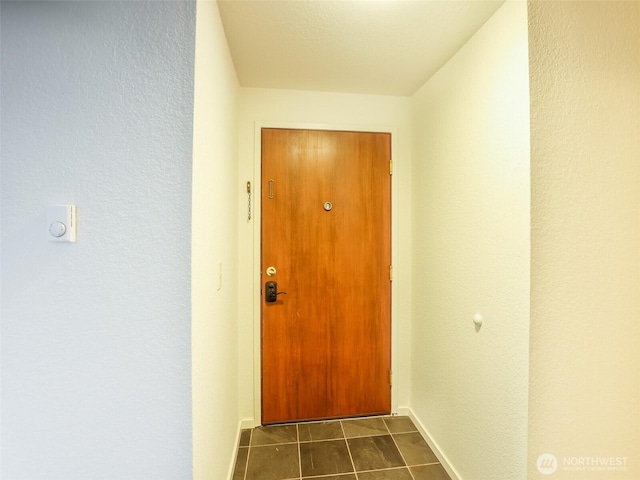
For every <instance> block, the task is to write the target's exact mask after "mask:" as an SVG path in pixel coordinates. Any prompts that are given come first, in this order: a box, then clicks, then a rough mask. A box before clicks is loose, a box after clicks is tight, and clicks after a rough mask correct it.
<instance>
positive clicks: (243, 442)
mask: <svg viewBox="0 0 640 480" xmlns="http://www.w3.org/2000/svg"><path fill="white" fill-rule="evenodd" d="M250 442H251V429H247V430H242V431H241V432H240V444H239V446H240V447H248V446H249V443H250Z"/></svg>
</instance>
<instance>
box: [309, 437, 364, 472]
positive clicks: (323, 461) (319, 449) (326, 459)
mask: <svg viewBox="0 0 640 480" xmlns="http://www.w3.org/2000/svg"><path fill="white" fill-rule="evenodd" d="M300 463H301V466H302V476H303V477H313V476H317V475H335V474H337V473H349V472H353V465H352V463H351V457H350V456H349V450H348V449H347V443H346V442H345V440H344V439H342V440H326V441H323V442H306V443H301V444H300Z"/></svg>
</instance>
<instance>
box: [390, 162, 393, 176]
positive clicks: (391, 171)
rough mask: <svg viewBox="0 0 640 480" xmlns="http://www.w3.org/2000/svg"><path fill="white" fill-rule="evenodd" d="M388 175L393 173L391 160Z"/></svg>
mask: <svg viewBox="0 0 640 480" xmlns="http://www.w3.org/2000/svg"><path fill="white" fill-rule="evenodd" d="M389 175H393V160H389Z"/></svg>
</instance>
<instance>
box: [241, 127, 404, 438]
mask: <svg viewBox="0 0 640 480" xmlns="http://www.w3.org/2000/svg"><path fill="white" fill-rule="evenodd" d="M263 128H283V129H284V128H286V129H304V130H335V131H348V132H375V133H389V134H391V159H392V161H393V162H394V169H397V168H398V167H400V166H399V165H397V163H398V162H397V161H396V159H397V158H398V155H397V138H398V135H397V129H396V128H393V127H384V126H371V125H344V124H316V123H291V122H255V126H254V169H253V178H254V181H253V182H252V185H253V188H252V195H251V198H252V207H251V209H252V211H253V212H254V213H253V219H254V222H253V281H252V288H253V297H252V298H253V309H252V310H253V382H254V383H253V412H254V416H253V425H243V428H249V427H255V426H258V425H260V423H261V421H262V384H261V374H262V365H261V351H260V348H261V330H260V329H261V321H260V320H261V319H260V312H261V301H262V298H261V296H260V289H261V285H260V278H261V275H260V232H261V226H262V223H261V222H262V216H261V211H262V210H261V207H262V191H261V184H262V182H261V177H262V129H263ZM396 178H397V175H392V176H391V264H392V265H394V264H396V263H397V259H398V258H399V255H398V251H397V249H398V245H399V241H398V229H397V219H398V218H399V217H398V212H397V208H398V204H399V202H398V187H397V181H396ZM396 285H397V282H393V281H392V282H391V371H392V372H393V371H395V367H396V365H397V364H398V362H397V351H398V349H397V342H398V313H397V312H398V305H397V302H394V301H393V300H394V298H398V295H396ZM397 392H398V387H397V382H395V381H393V382H392V384H391V413H392V414H393V413H398V395H397Z"/></svg>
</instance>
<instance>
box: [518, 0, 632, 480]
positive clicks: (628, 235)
mask: <svg viewBox="0 0 640 480" xmlns="http://www.w3.org/2000/svg"><path fill="white" fill-rule="evenodd" d="M529 12H530V27H529V29H530V30H529V37H530V39H531V41H530V62H531V152H532V158H531V166H532V168H531V188H532V202H531V205H532V207H531V209H532V255H531V281H532V285H531V287H532V289H531V360H530V362H531V373H530V378H531V382H530V395H529V404H530V407H531V408H530V411H529V475H528V478H529V479H539V478H540V479H541V478H551V476H547V475H546V474H549V473H551V472H550V471H549V470H545V469H544V468H541V469H538V468H537V462H538V459H539V458H540V456H541V455H543V454H548V455H547V457H543V458H547V460H549V459H552V460H553V459H555V462H556V463H555V467H556V468H557V471H556V472H555V473H553V478H554V479H556V478H557V479H559V480H560V479H571V480H580V479H605V478H606V479H607V480H610V479H611V480H617V479H620V480H622V479H624V480H632V479H638V478H640V408H639V405H640V368H639V367H640V322H639V321H638V320H639V319H640V135H639V132H640V3H638V2H533V3H531V4H530V6H529ZM549 455H553V457H550V456H549ZM592 458H596V459H597V458H600V459H603V460H601V461H599V462H606V463H599V464H598V466H599V467H604V468H605V469H607V470H605V471H601V470H591V469H590V468H586V469H585V468H581V464H580V462H582V466H584V465H585V463H584V462H585V461H587V462H590V461H591V459H592ZM567 462H568V464H567ZM588 466H591V465H588ZM609 467H613V468H617V470H608V468H609Z"/></svg>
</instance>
